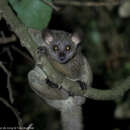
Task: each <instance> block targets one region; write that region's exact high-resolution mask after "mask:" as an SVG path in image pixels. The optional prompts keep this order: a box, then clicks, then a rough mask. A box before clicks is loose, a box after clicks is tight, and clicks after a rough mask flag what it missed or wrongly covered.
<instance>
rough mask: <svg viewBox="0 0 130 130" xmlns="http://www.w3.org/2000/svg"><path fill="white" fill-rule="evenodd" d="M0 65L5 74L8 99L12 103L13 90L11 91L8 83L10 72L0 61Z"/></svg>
mask: <svg viewBox="0 0 130 130" xmlns="http://www.w3.org/2000/svg"><path fill="white" fill-rule="evenodd" d="M0 67H1V68H2V69H3V71H4V72H5V73H6V74H7V89H8V93H9V99H10V102H11V103H13V102H14V98H13V92H12V88H11V83H10V78H11V73H10V72H9V71H8V70H7V69H6V67H5V66H4V65H3V63H2V62H0Z"/></svg>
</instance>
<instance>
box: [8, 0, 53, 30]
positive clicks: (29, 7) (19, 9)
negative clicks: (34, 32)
mask: <svg viewBox="0 0 130 130" xmlns="http://www.w3.org/2000/svg"><path fill="white" fill-rule="evenodd" d="M8 1H9V3H10V4H11V6H12V8H13V9H14V10H15V12H16V13H17V16H18V18H19V19H20V20H21V21H22V22H23V23H24V24H25V25H26V26H27V27H30V28H34V29H40V30H41V29H43V28H46V27H47V25H48V23H49V21H50V18H51V14H52V8H51V7H49V6H48V5H46V4H45V3H44V2H42V1H41V0H8ZM48 1H49V2H51V1H52V0H48Z"/></svg>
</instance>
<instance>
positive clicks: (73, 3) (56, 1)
mask: <svg viewBox="0 0 130 130" xmlns="http://www.w3.org/2000/svg"><path fill="white" fill-rule="evenodd" d="M53 3H54V4H56V5H64V6H77V7H81V6H83V7H101V6H117V5H119V4H120V2H118V1H117V2H80V1H68V0H67V1H65V0H54V2H53Z"/></svg>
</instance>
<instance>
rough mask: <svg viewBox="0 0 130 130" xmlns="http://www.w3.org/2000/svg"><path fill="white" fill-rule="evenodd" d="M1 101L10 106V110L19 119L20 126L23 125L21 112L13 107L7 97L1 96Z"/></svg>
mask: <svg viewBox="0 0 130 130" xmlns="http://www.w3.org/2000/svg"><path fill="white" fill-rule="evenodd" d="M0 101H1V102H2V103H3V104H5V105H6V106H7V107H8V108H10V110H11V111H12V112H13V113H14V115H15V116H16V118H17V120H18V125H19V127H23V123H22V120H21V118H20V116H19V112H18V111H17V110H16V109H15V108H14V107H13V106H11V105H10V104H9V103H8V102H7V101H6V100H5V99H3V98H1V97H0Z"/></svg>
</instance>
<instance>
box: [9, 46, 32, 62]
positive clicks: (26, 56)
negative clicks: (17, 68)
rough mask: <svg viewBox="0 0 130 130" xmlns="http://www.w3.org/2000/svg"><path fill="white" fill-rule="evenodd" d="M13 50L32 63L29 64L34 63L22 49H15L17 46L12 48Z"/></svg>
mask: <svg viewBox="0 0 130 130" xmlns="http://www.w3.org/2000/svg"><path fill="white" fill-rule="evenodd" d="M11 48H12V49H14V50H15V51H16V52H18V53H19V54H20V55H22V56H23V57H25V58H26V59H27V60H28V61H30V62H29V63H30V64H32V63H34V61H33V59H32V58H31V57H30V56H29V55H27V53H25V52H23V51H21V50H20V49H18V48H17V47H15V46H12V47H11Z"/></svg>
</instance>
